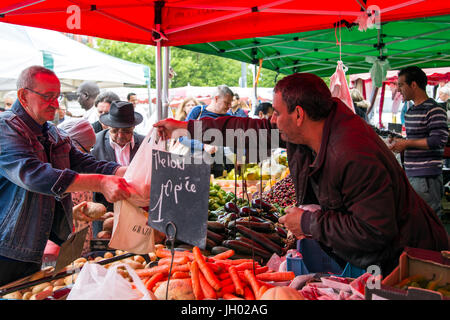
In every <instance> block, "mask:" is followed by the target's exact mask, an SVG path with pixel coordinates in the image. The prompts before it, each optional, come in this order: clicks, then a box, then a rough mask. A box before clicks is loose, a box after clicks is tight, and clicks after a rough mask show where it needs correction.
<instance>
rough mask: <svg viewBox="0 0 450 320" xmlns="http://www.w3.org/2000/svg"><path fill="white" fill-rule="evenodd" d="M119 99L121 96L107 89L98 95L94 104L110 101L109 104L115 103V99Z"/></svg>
mask: <svg viewBox="0 0 450 320" xmlns="http://www.w3.org/2000/svg"><path fill="white" fill-rule="evenodd" d="M117 100H120V97H119V96H118V95H117V94H116V93H114V92H112V91H105V92H103V93H100V94H99V95H98V96H97V98H96V99H95V102H94V105H95V106H97V105H98V104H99V103H100V102H108V103H109V104H111V103H113V101H117Z"/></svg>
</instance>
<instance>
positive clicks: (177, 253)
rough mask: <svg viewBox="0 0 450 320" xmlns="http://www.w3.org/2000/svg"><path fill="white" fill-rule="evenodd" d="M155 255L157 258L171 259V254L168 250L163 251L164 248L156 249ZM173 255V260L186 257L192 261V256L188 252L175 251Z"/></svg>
mask: <svg viewBox="0 0 450 320" xmlns="http://www.w3.org/2000/svg"><path fill="white" fill-rule="evenodd" d="M155 254H156V256H157V257H158V258H171V257H172V252H171V251H170V250H169V249H164V248H160V249H157V250H156V252H155ZM174 255H175V258H177V257H183V256H186V257H188V258H189V260H194V255H193V254H192V253H191V252H189V251H175V252H174Z"/></svg>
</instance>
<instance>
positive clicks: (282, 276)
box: [256, 271, 295, 281]
mask: <svg viewBox="0 0 450 320" xmlns="http://www.w3.org/2000/svg"><path fill="white" fill-rule="evenodd" d="M294 278H295V274H294V272H292V271H286V272H270V273H260V274H257V275H256V279H258V280H263V281H289V280H292V279H294Z"/></svg>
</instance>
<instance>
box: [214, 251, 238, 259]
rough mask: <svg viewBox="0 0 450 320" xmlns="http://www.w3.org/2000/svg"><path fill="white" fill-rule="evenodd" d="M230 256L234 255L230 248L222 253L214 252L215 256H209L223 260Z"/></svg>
mask: <svg viewBox="0 0 450 320" xmlns="http://www.w3.org/2000/svg"><path fill="white" fill-rule="evenodd" d="M232 256H234V250H233V249H230V250H227V251H224V252H222V253H219V254H216V255H215V256H213V257H211V259H214V260H225V259H228V258H230V257H232Z"/></svg>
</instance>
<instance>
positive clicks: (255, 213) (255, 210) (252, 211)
mask: <svg viewBox="0 0 450 320" xmlns="http://www.w3.org/2000/svg"><path fill="white" fill-rule="evenodd" d="M250 215H251V216H253V217H260V216H261V209H258V208H253V207H250Z"/></svg>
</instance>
